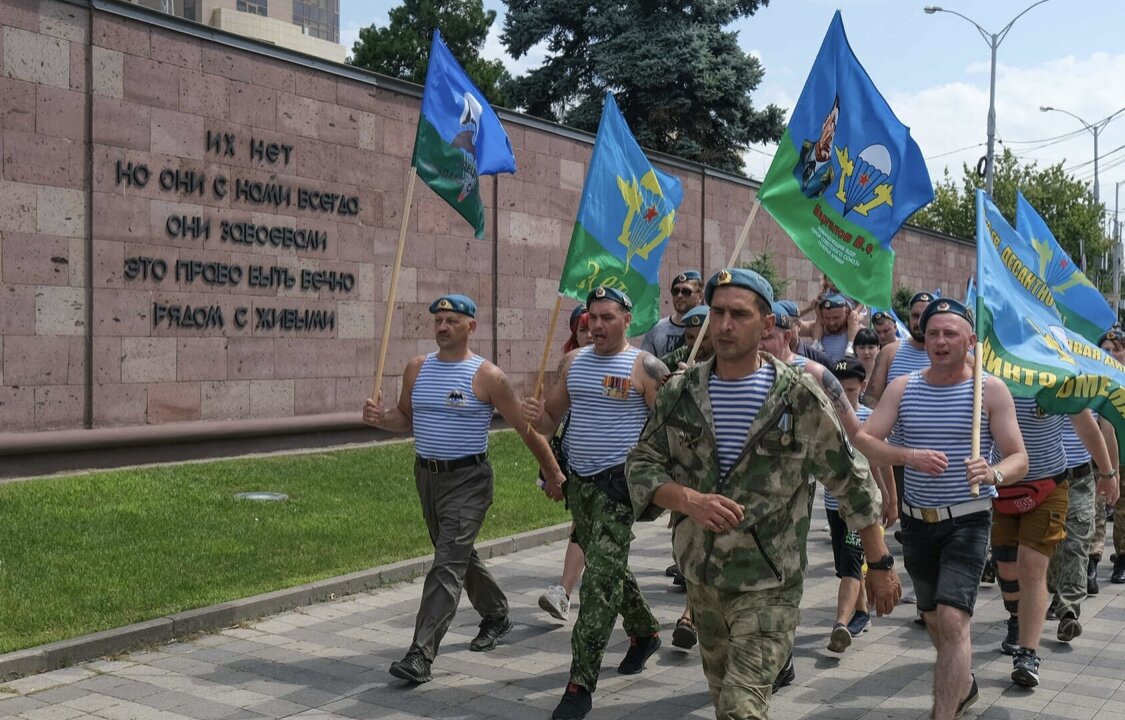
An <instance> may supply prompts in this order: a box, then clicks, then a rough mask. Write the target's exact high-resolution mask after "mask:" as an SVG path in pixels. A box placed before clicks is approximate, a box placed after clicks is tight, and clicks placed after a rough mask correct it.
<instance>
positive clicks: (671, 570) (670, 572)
mask: <svg viewBox="0 0 1125 720" xmlns="http://www.w3.org/2000/svg"><path fill="white" fill-rule="evenodd" d="M679 571H680V569H679V568H678V567H676V563H672V564H671V565H669V566H668V567H666V568H664V577H676V573H678V572H679Z"/></svg>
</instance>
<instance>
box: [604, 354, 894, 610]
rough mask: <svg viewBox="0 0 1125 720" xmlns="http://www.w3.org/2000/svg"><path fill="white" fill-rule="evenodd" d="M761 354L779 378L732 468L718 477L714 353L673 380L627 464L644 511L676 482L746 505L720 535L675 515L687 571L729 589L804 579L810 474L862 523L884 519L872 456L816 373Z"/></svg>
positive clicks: (676, 547) (655, 512)
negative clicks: (860, 447) (852, 437)
mask: <svg viewBox="0 0 1125 720" xmlns="http://www.w3.org/2000/svg"><path fill="white" fill-rule="evenodd" d="M762 358H763V361H764V362H771V363H773V365H774V367H775V368H776V370H777V378H776V380H775V381H774V385H773V388H772V389H771V390H770V393H769V395H768V396H767V397H766V400H765V403H764V404H763V405H762V408H761V410H759V411H758V416H757V418H755V420H754V422H753V424H751V426H750V431H749V434H748V437H747V445H746V447H745V448H744V449H743V454H742V455H741V456H740V457H739V459H738V460H737V461H736V462H735V464H734V465H733V466H732V467H731V469H730V471H729V472H728V473H727V474H726V475H725V476H723V477H720V476H719V461H718V455H717V453H716V449H715V427H714V422H713V420H712V416H711V401H710V396H709V394H708V391H707V380H708V378H709V377H710V375H711V372H712V369H713V367H714V359H711V360H708V361H707V362H705V363H701V364H699V365H696V366H695V367H693V368H691V369H690V370H687V371H685V372H684V373H683V374H677V375H673V376H672V378H671V379H670V380H669V381H668V383H667V384H665V386H664V387H663V388H662V389H661V391H660V394H659V395H658V396H657V399H656V405H655V406H654V407H653V410H652V414H651V415H650V416H649V420H648V424H647V425H646V426H645V429H644V430H643V431H642V433H641V438H640V441H639V442H638V443H637V445H636V447H635V448H634V449H633V451H632V452H631V453H630V454H629V460H628V463H627V464H626V474H627V477H628V482H629V493H630V497H631V499H632V501H633V512H634V514H635V516H636V518H637V519H638V520H654V519H656V518H657V517H659V516H660V514H661V513H663V511H664V510H663V508H660V507H658V506H656V505H654V504H653V496H654V495H655V493H656V490H657V488H659V487H660V486H661V485H663V484H664V483H667V482H669V481H673V482H676V483H679V484H680V485H684V486H687V487H690V488H693V489H695V490H697V491H699V492H704V493H711V492H717V493H720V494H722V495H725V496H726V497H729V498H731V499H732V500H734V501H735V502H737V503H739V504H740V505H742V508H743V511H744V518H743V521H742V523H741V524H740V525H739V526H738V527H737V528H735V529H733V530H730V531H728V532H725V533H721V534H716V533H714V532H711V531H709V530H704V529H703V528H702V527H701V526H699V525H697V524H696V523H695V522H694V521H692V520H691V519H690V518H688V517H687V516H686V515H681V514H679V513H674V514H673V525H674V527H675V531H674V536H673V541H672V547H673V554H674V555H675V558H676V563H677V565H678V566H679V568H680V571H681V572H682V573H683V574H684V575H685V576H686V577H687V579H688V580H691V581H692V582H695V583H703V584H707V585H713V586H715V587H717V588H719V589H721V590H732V591H748V590H766V589H773V588H790V587H794V586H799V585H800V583H801V582H802V581H803V579H804V574H805V566H806V564H807V556H806V553H805V541H806V538H807V536H808V532H809V522H810V518H809V506H810V503H809V491H810V487H809V482H808V478H809V477H810V476H812V477H815V478H816V479H817V480H819V481H820V482H821V483H823V484H824V486H825V487H827V488H828V490H829V491H830V492H831V493H832V494H833V495H834V496H835V497H836V498H837V499H838V500H839V501H840V515H841V516H842V517H843V518H844V520H845V521H846V522H847V524H848V526H849V527H850V528H852V529H854V530H858V529H860V528H863V527H866V526H868V525H871V524H872V523H875V522H878V520H879V516H880V513H881V510H882V507H881V503H880V497H879V491H878V488H877V487H876V485H875V481H874V479H873V478H872V476H871V469H870V467H869V466H868V464H867V460H866V459H864V457H863V456H862V455H860V454H858V453H857V452H855V451H854V450H853V449H852V447H851V445H850V444H849V443H848V440H847V437H846V436H845V435H844V430H843V428H842V427H841V426H840V421H839V419H838V418H837V417H836V413H835V411H834V410H833V409H832V406H831V404H830V402H829V400H828V398H827V397H826V396H825V395H824V392H823V391H822V390H821V389H820V387H819V385H818V384H817V382H816V381H815V380H814V379H813V378H812V377H811V376H809V375H807V374H806V373H803V372H801V371H800V370H797V369H794V368H791V367H789V366H788V365H785V364H784V363H781V362H780V361H778V360H776V359H775V358H774V357H773V356H771V355H768V354H766V353H762Z"/></svg>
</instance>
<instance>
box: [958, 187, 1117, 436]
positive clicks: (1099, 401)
mask: <svg viewBox="0 0 1125 720" xmlns="http://www.w3.org/2000/svg"><path fill="white" fill-rule="evenodd" d="M976 199H977V278H978V281H977V284H976V288H975V290H976V332H977V337H978V339H979V341H980V343H981V348H982V352H981V364H982V366H983V368H984V370H985V372H987V373H989V374H990V375H994V376H996V377H997V378H999V379H1000V380H1002V381H1003V382H1004V384H1005V385H1007V386H1008V389H1009V390H1011V392H1012V395H1014V396H1016V397H1034V398H1035V401H1036V403H1037V404H1038V405H1039V407H1041V408H1043V410H1044V411H1045V412H1047V413H1050V414H1055V415H1058V414H1074V413H1078V412H1081V411H1082V410H1083V409H1085V408H1089V409H1091V410H1093V411H1094V412H1097V413H1098V414H1100V415H1101V416H1102V417H1103V418H1105V419H1106V420H1108V421H1109V422H1110V423H1111V424H1112V425H1113V426H1114V428H1116V430H1117V435H1118V437H1125V366H1122V365H1121V363H1119V362H1117V360H1115V359H1114V358H1113V357H1112V356H1111V355H1109V354H1108V353H1105V352H1103V351H1102V350H1101V349H1100V348H1098V347H1097V346H1095V345H1093V344H1091V343H1089V342H1087V341H1086V340H1085V339H1084V338H1083V337H1082V336H1081V335H1079V334H1077V333H1076V332H1074V331H1073V330H1069V329H1067V328H1066V327H1065V326H1064V323H1063V319H1062V317H1061V316H1060V315H1059V313H1058V311H1057V310H1056V309H1055V308H1056V303H1055V301H1054V298H1053V296H1052V293H1051V289H1050V287H1048V286H1047V284H1046V282H1045V281H1044V280H1043V279H1041V278H1039V277H1038V276H1036V275H1035V274H1034V273H1032V272H1028V271H1027V268H1026V267H1025V266H1023V265H1022V262H1021V261H1020V260H1019V259H1018V257H1017V256H1016V255H1015V248H1016V247H1017V246H1019V245H1020V243H1022V242H1026V240H1024V239H1021V238H1019V237H1018V233H1016V231H1015V230H1013V229H1012V227H1011V226H1010V225H1009V224H1008V221H1007V220H1005V219H1004V216H1003V215H1001V214H1000V211H999V210H998V209H997V208H996V206H995V205H994V204H993V203H992V200H991V199H989V197H988V195H986V194H985V192H984V191H983V190H977V198H976ZM1119 448H1120V451H1121V452H1122V453H1125V443H1120V444H1119Z"/></svg>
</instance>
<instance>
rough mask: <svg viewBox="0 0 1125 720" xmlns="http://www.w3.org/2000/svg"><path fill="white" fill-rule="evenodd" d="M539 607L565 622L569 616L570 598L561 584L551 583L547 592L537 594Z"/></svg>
mask: <svg viewBox="0 0 1125 720" xmlns="http://www.w3.org/2000/svg"><path fill="white" fill-rule="evenodd" d="M539 607H540V608H541V609H543V610H544V611H546V612H547V613H548V614H549V615H550V616H551V617H553V618H555V619H556V620H562V621H563V622H566V619H567V617H569V616H570V598H568V597H567V596H566V591H565V590H563V587H562V585H551V586H550V587H548V588H547V592H545V593H543V594H542V595H540V596H539Z"/></svg>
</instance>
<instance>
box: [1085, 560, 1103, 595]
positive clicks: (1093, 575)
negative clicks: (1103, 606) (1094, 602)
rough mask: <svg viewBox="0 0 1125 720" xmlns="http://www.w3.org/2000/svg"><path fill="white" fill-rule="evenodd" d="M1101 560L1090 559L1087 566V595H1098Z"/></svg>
mask: <svg viewBox="0 0 1125 720" xmlns="http://www.w3.org/2000/svg"><path fill="white" fill-rule="evenodd" d="M1099 560H1101V558H1090V561H1089V562H1088V563H1087V564H1086V594H1087V595H1097V594H1098V591H1099V588H1098V561H1099Z"/></svg>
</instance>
